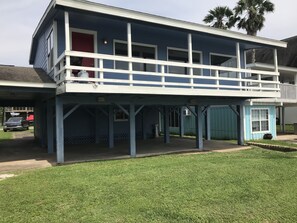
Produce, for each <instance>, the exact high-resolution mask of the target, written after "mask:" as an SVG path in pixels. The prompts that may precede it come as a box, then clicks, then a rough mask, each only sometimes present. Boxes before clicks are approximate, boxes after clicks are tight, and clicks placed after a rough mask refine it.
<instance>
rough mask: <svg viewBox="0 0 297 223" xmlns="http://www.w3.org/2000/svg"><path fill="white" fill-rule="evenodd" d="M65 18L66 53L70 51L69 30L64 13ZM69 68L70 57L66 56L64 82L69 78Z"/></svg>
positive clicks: (66, 15)
mask: <svg viewBox="0 0 297 223" xmlns="http://www.w3.org/2000/svg"><path fill="white" fill-rule="evenodd" d="M64 18H65V49H66V52H69V51H70V49H71V48H70V28H69V13H68V12H65V13H64ZM69 66H70V56H68V55H66V80H67V78H69V77H70V75H71V71H70V70H69V69H68V67H69Z"/></svg>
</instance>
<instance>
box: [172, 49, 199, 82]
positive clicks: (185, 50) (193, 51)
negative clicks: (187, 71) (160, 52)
mask: <svg viewBox="0 0 297 223" xmlns="http://www.w3.org/2000/svg"><path fill="white" fill-rule="evenodd" d="M169 50H176V51H182V52H186V53H188V52H189V50H188V49H184V48H177V47H167V61H168V62H170V60H169ZM193 53H199V54H200V61H201V62H200V64H203V53H202V51H199V50H192V54H193ZM188 59H189V58H188ZM171 62H173V61H171ZM193 64H195V63H193ZM169 67H170V66H167V73H169ZM200 70H201V71H200V73H201V76H203V69H200Z"/></svg>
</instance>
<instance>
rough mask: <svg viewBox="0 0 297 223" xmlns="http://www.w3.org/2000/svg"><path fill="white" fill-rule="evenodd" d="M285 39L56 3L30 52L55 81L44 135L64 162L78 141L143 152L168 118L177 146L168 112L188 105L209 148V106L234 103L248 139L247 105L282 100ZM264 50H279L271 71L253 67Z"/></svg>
mask: <svg viewBox="0 0 297 223" xmlns="http://www.w3.org/2000/svg"><path fill="white" fill-rule="evenodd" d="M286 45H287V44H286V43H285V42H281V41H276V40H272V39H266V38H261V37H253V36H247V35H244V34H241V33H237V32H232V31H225V30H220V29H215V28H210V27H206V26H203V25H199V24H195V23H190V22H184V21H179V20H175V19H170V18H164V17H160V16H155V15H150V14H146V13H141V12H136V11H131V10H126V9H122V8H116V7H111V6H107V5H102V4H98V3H93V2H89V1H83V0H52V1H51V2H50V4H49V6H48V8H47V9H46V11H45V13H44V15H43V17H42V18H41V20H40V22H39V24H38V26H37V28H36V30H35V32H34V34H33V40H32V48H31V54H30V64H32V65H33V66H34V68H40V69H42V70H43V71H44V72H46V74H47V75H48V76H49V77H50V78H51V79H52V80H53V81H54V83H55V85H56V90H55V94H53V95H52V96H51V97H47V98H45V99H43V100H42V101H38V103H37V104H36V107H35V113H36V115H35V116H36V117H35V119H39V121H38V120H36V121H35V122H36V125H37V126H36V129H37V130H36V135H38V136H39V138H40V139H41V141H42V143H44V144H46V145H47V147H48V151H49V152H50V153H52V152H54V151H56V153H57V162H58V163H63V162H64V144H69V143H72V144H75V143H105V144H106V145H107V147H109V148H111V149H112V148H113V147H114V143H115V142H116V141H117V140H128V141H129V151H130V155H131V157H135V156H136V155H137V145H136V139H139V140H140V139H143V140H144V139H148V138H151V137H154V136H155V135H157V133H156V132H157V131H158V127H157V125H156V124H158V123H159V119H160V114H161V115H162V116H163V121H164V124H163V125H164V143H169V142H170V137H169V112H170V110H172V109H180V108H182V107H183V108H185V107H186V108H188V109H189V110H190V111H191V113H192V114H193V115H194V116H195V135H196V141H197V143H196V145H197V149H201V150H202V149H203V137H202V132H203V129H206V130H205V131H206V132H207V131H209V130H208V129H209V125H210V121H211V120H210V118H209V117H207V115H208V109H209V107H210V106H217V105H228V106H230V108H232V110H233V111H234V113H235V114H236V117H237V138H238V144H240V145H242V144H243V140H244V116H243V106H244V103H245V101H246V100H248V99H256V98H276V97H279V96H280V87H279V85H280V82H279V72H278V62H277V50H276V48H277V47H281V48H283V47H286ZM259 47H265V48H270V49H272V50H273V52H274V68H273V69H272V70H269V71H263V70H257V69H253V70H250V69H245V52H246V51H247V50H250V49H254V48H259ZM204 116H206V118H205V120H206V124H204V123H203V117H204ZM46 117H47V118H46ZM223 118H224V117H222V119H223ZM82 149H83V148H82Z"/></svg>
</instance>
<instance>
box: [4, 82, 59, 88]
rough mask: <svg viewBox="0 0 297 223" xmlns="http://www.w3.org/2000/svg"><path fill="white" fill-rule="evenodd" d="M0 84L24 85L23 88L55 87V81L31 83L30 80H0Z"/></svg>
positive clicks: (7, 85)
mask: <svg viewBox="0 0 297 223" xmlns="http://www.w3.org/2000/svg"><path fill="white" fill-rule="evenodd" d="M0 86H3V87H24V88H26V87H27V88H29V87H30V88H52V89H56V88H57V85H56V84H55V83H52V84H51V83H32V82H16V81H0Z"/></svg>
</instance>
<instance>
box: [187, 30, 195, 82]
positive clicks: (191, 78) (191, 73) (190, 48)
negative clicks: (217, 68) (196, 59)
mask: <svg viewBox="0 0 297 223" xmlns="http://www.w3.org/2000/svg"><path fill="white" fill-rule="evenodd" d="M188 57H189V64H190V65H191V66H192V65H193V45H192V34H191V33H189V34H188ZM189 75H190V84H191V88H194V86H193V85H194V79H193V67H190V69H189Z"/></svg>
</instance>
